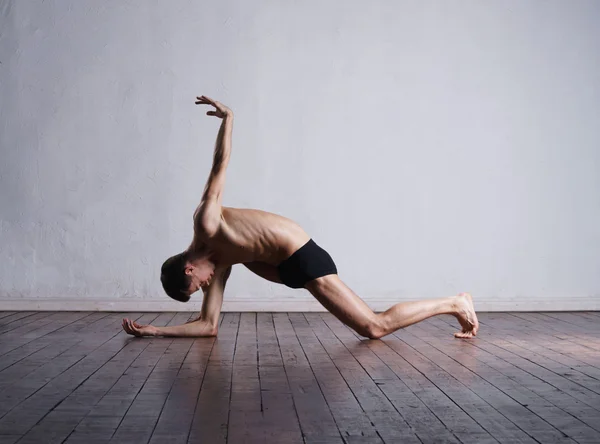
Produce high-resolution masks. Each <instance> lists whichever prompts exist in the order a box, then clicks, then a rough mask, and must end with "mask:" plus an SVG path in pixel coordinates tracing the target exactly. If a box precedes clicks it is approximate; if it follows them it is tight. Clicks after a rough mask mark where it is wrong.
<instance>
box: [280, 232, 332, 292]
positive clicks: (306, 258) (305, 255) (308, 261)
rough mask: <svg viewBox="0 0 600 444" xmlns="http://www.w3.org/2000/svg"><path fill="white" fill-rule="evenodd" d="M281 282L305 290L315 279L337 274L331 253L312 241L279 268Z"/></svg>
mask: <svg viewBox="0 0 600 444" xmlns="http://www.w3.org/2000/svg"><path fill="white" fill-rule="evenodd" d="M277 271H278V272H279V278H280V279H281V282H282V283H284V284H285V285H286V286H288V287H290V288H303V287H304V285H305V284H306V283H307V282H310V281H312V280H313V279H317V278H320V277H322V276H327V275H328V274H337V268H336V267H335V263H334V262H333V259H331V256H330V255H329V253H327V252H326V251H325V250H323V249H322V248H321V247H319V246H318V245H317V244H316V243H315V242H314V241H313V240H312V239H311V240H309V241H308V242H307V243H306V244H304V245H303V246H302V247H300V248H299V249H298V250H296V252H295V253H294V254H292V255H291V256H290V257H288V258H287V259H286V260H284V261H283V262H282V263H280V264H279V265H278V266H277Z"/></svg>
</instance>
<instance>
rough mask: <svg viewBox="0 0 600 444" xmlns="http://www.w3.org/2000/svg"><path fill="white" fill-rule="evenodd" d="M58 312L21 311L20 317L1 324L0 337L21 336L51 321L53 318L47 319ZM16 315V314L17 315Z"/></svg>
mask: <svg viewBox="0 0 600 444" xmlns="http://www.w3.org/2000/svg"><path fill="white" fill-rule="evenodd" d="M55 314H56V313H52V312H38V313H35V312H24V313H19V314H18V315H23V316H19V318H18V319H15V320H12V321H11V322H8V323H6V324H4V325H2V326H0V338H2V341H3V342H4V341H6V340H8V339H9V338H13V337H15V336H21V335H23V334H25V333H27V332H29V331H30V330H32V329H36V328H38V327H39V326H41V325H45V324H46V323H48V322H50V321H51V319H46V318H48V317H50V316H53V315H55ZM15 316H16V315H15Z"/></svg>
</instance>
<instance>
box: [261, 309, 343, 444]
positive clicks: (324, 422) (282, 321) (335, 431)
mask: <svg viewBox="0 0 600 444" xmlns="http://www.w3.org/2000/svg"><path fill="white" fill-rule="evenodd" d="M273 327H274V328H275V335H276V337H277V342H278V344H279V350H280V353H281V360H282V362H283V367H284V370H285V372H286V375H287V379H288V383H289V387H290V392H291V395H292V399H293V401H294V407H295V410H296V414H297V415H298V421H299V423H300V428H301V431H302V435H303V437H304V440H305V442H306V443H309V442H310V443H317V442H323V443H326V442H327V443H341V442H342V438H341V434H340V430H339V428H338V426H337V425H336V421H335V420H334V417H333V414H332V411H331V409H330V407H329V405H328V403H327V401H326V399H325V396H324V394H323V392H322V391H321V387H320V386H319V382H318V381H317V377H316V375H315V373H314V371H313V369H312V367H311V366H310V364H309V361H308V359H307V357H306V354H305V353H304V350H303V347H302V345H301V344H300V340H299V338H298V337H297V335H296V331H295V330H294V328H293V327H292V324H291V322H290V319H289V316H288V315H287V314H286V313H273ZM306 330H307V331H308V330H309V329H308V328H306ZM259 353H260V349H259ZM271 362H273V361H271ZM275 362H276V361H275Z"/></svg>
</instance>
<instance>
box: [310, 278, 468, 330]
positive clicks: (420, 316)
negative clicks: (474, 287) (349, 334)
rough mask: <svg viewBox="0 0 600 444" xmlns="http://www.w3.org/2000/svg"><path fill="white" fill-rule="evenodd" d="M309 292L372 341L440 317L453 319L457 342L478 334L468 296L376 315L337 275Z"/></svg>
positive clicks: (402, 306) (405, 304)
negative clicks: (459, 329)
mask: <svg viewBox="0 0 600 444" xmlns="http://www.w3.org/2000/svg"><path fill="white" fill-rule="evenodd" d="M306 288H307V290H308V291H310V292H311V293H312V295H313V296H314V297H315V298H316V299H317V300H318V301H319V302H320V303H321V304H322V305H323V306H324V307H325V308H326V309H327V310H329V311H330V312H331V313H332V314H333V315H335V316H336V317H337V318H338V319H339V320H340V321H342V322H343V323H344V324H346V325H348V326H349V327H351V328H353V329H354V330H355V331H356V332H357V333H359V334H360V335H362V336H366V337H368V338H371V339H376V338H380V337H382V336H385V335H388V334H390V333H392V332H394V331H396V330H398V329H400V328H403V327H407V326H409V325H412V324H415V323H417V322H420V321H422V320H424V319H427V318H429V317H431V316H435V315H439V314H451V315H454V316H455V317H456V318H457V319H458V321H459V322H460V324H461V326H462V332H460V333H456V334H455V336H456V337H459V338H471V337H473V336H474V335H475V334H477V329H478V328H479V322H478V321H477V315H476V314H475V310H474V308H473V301H472V298H471V295H469V294H468V293H461V294H460V295H458V296H451V297H447V298H440V299H429V300H423V301H416V302H402V303H399V304H396V305H394V306H393V307H391V308H390V309H388V310H386V311H385V312H383V313H375V312H373V310H371V309H370V308H369V306H368V305H367V304H366V303H365V302H364V301H363V300H362V299H361V298H359V297H358V296H357V295H356V294H355V293H354V292H353V291H352V290H351V289H350V288H348V286H347V285H346V284H344V283H343V282H342V281H341V280H340V278H339V277H338V275H336V274H332V275H328V276H323V277H321V278H319V279H315V280H313V281H311V282H309V283H308V284H306Z"/></svg>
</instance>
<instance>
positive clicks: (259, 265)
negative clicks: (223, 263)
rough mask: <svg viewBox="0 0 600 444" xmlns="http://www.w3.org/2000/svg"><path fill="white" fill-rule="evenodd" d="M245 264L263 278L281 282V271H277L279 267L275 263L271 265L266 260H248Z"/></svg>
mask: <svg viewBox="0 0 600 444" xmlns="http://www.w3.org/2000/svg"><path fill="white" fill-rule="evenodd" d="M244 266H245V267H246V268H247V269H248V270H250V271H251V272H252V273H254V274H257V275H259V276H260V277H261V278H263V279H266V280H268V281H271V282H275V283H277V284H281V279H280V278H279V272H278V271H277V267H275V266H274V265H270V264H267V263H265V262H247V263H245V264H244Z"/></svg>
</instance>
